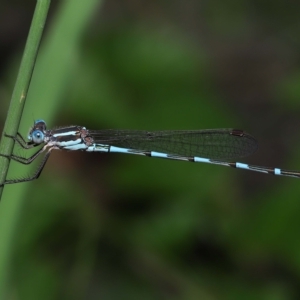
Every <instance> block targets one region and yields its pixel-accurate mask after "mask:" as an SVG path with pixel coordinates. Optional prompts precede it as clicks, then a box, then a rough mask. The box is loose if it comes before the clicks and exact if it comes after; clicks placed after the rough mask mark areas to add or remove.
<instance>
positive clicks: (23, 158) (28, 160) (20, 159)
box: [0, 147, 45, 165]
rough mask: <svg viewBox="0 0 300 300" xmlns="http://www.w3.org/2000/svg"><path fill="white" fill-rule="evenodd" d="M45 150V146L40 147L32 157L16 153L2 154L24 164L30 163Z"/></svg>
mask: <svg viewBox="0 0 300 300" xmlns="http://www.w3.org/2000/svg"><path fill="white" fill-rule="evenodd" d="M43 151H45V148H44V147H43V148H41V149H39V150H38V151H37V152H35V153H34V154H33V155H31V156H30V157H28V158H26V157H23V156H18V155H14V154H12V155H11V156H9V155H4V154H0V156H4V157H6V158H8V159H12V160H15V161H17V162H19V163H21V164H24V165H29V164H30V163H32V162H33V161H34V160H35V159H36V158H37V157H38V156H39V155H40V154H41V153H42V152H43Z"/></svg>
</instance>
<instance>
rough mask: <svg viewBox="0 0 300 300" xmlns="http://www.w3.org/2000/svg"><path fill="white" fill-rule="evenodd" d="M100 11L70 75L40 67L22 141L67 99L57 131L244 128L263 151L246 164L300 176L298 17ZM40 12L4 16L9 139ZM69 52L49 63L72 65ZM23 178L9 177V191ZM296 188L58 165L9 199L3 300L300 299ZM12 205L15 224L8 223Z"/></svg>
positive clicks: (184, 171)
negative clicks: (55, 81) (54, 81)
mask: <svg viewBox="0 0 300 300" xmlns="http://www.w3.org/2000/svg"><path fill="white" fill-rule="evenodd" d="M63 2H64V1H53V3H52V5H51V10H50V13H49V18H48V23H47V26H46V29H45V34H44V36H45V41H46V40H47V37H48V36H50V35H51V34H56V33H55V30H54V29H51V28H55V24H56V22H58V20H57V17H56V16H57V15H58V14H59V13H60V11H61V4H62V3H63ZM100 4H101V3H100V1H99V5H98V6H95V9H94V11H93V14H92V16H91V17H90V19H89V21H88V23H87V25H86V27H85V30H84V31H83V32H82V33H81V37H80V41H79V42H78V44H79V45H80V47H79V48H78V49H79V50H78V51H74V52H72V57H70V55H68V56H66V57H65V60H68V61H70V63H69V69H68V70H69V71H68V72H64V71H63V67H61V69H60V65H59V63H58V62H57V61H56V60H55V59H54V60H49V59H48V60H47V58H44V59H45V60H46V61H47V62H48V64H49V67H47V68H44V69H43V70H42V72H38V71H37V73H36V74H38V75H34V76H36V78H37V79H36V80H34V81H33V83H32V86H33V87H32V89H35V92H33V91H32V92H31V94H30V93H29V95H28V101H27V104H26V107H25V111H24V119H23V120H22V125H21V128H20V132H21V133H22V134H24V135H25V136H26V134H27V133H28V128H29V127H30V126H32V123H33V120H34V119H40V118H45V119H46V117H47V116H48V115H49V110H50V109H48V106H47V105H49V103H52V101H53V102H54V101H57V103H58V104H57V105H56V109H55V110H54V111H53V112H52V119H50V117H49V118H48V119H46V122H47V124H48V127H49V128H51V127H55V126H63V125H74V124H76V125H82V126H86V127H87V128H89V129H107V128H122V129H146V130H156V129H204V128H240V129H243V130H245V131H247V132H249V133H251V134H252V135H253V136H255V137H256V138H257V139H258V141H259V145H260V147H259V151H258V152H257V153H256V154H255V155H253V156H252V157H250V158H247V159H245V160H243V161H245V162H249V163H254V164H256V165H264V166H272V167H281V168H286V169H297V168H298V169H300V155H299V150H300V143H299V139H298V137H299V132H298V129H297V128H299V125H300V121H299V112H300V102H299V95H300V41H299V36H300V35H299V33H300V30H299V26H300V20H299V9H300V4H298V3H297V2H296V1H241V0H239V1H233V0H231V1H225V2H224V1H221V0H219V1H218V0H216V1H196V0H194V1H192V0H191V1H180V0H177V1H134V0H131V1H130V0H129V1H123V0H122V1H121V0H119V1H117V0H113V1H106V2H104V3H102V5H100ZM34 5H35V3H34V1H24V0H22V1H17V0H15V1H10V2H9V3H2V4H1V5H0V45H1V47H0V99H1V111H0V118H1V126H2V127H3V124H4V121H5V117H6V113H7V108H8V105H9V99H10V97H11V94H12V89H13V85H14V81H15V79H16V76H17V71H18V66H19V64H20V60H21V56H22V51H23V48H24V45H25V42H26V37H27V34H28V30H29V26H30V21H31V18H32V14H33V11H34ZM74 18H76V17H75V16H72V15H71V16H70V22H71V21H72V22H75V23H76V19H75V20H74ZM67 29H68V28H65V30H66V33H65V37H66V39H67V38H68V31H67ZM58 34H64V33H62V32H61V31H59V33H58ZM43 43H44V40H43V42H42V50H41V57H43V53H44V52H43V51H46V50H45V49H44V50H43ZM47 45H48V44H46V42H45V45H44V47H45V48H47V47H48V48H49V45H48V46H47ZM60 45H61V46H60V47H55V46H53V49H52V50H51V51H50V52H51V53H54V54H55V53H57V54H60V53H64V52H63V51H64V50H65V49H66V48H67V45H64V44H63V43H61V44H60ZM41 60H42V58H41ZM52 68H53V69H52ZM51 72H53V73H51ZM62 73H63V74H64V81H63V82H62V86H63V88H61V89H60V91H59V93H56V94H55V97H54V96H53V95H52V94H51V91H53V90H55V89H56V88H57V86H56V85H53V86H52V87H51V86H50V87H48V88H49V89H46V88H43V84H44V83H49V82H51V80H50V77H51V76H54V77H55V76H60V74H62ZM51 74H52V75H51ZM53 74H54V75H53ZM37 82H39V84H38V83H37ZM60 82H61V81H60ZM47 97H48V98H47ZM15 151H16V152H17V153H21V154H22V153H23V154H24V152H22V151H23V150H22V149H20V148H18V147H16V149H15ZM28 170H29V168H27V169H26V168H23V167H22V168H19V167H18V166H14V164H12V172H10V177H22V176H26V175H27V174H28V173H29V171H28ZM24 174H25V175H24ZM299 183H300V181H299V180H298V179H294V178H284V177H275V176H271V175H265V174H259V173H255V172H249V171H242V170H234V169H230V168H224V167H221V166H212V165H205V164H189V163H184V162H176V161H168V160H161V159H149V158H144V157H139V156H129V155H128V156H126V155H121V154H120V155H119V154H99V153H82V152H78V153H72V152H61V151H56V152H54V153H53V154H52V155H51V157H50V160H49V162H48V163H47V165H46V167H45V169H44V171H43V173H42V175H41V177H40V179H39V180H38V181H33V182H30V183H23V184H19V185H14V186H13V185H10V186H6V187H5V193H4V194H3V197H2V202H1V204H0V209H1V214H2V216H4V215H5V216H6V217H7V216H8V217H7V218H9V220H10V221H11V220H12V218H14V223H13V224H14V226H15V227H13V228H10V227H11V226H10V222H8V221H4V220H5V218H2V220H1V221H0V226H2V228H0V232H7V231H9V232H11V237H10V238H11V244H10V251H9V253H10V256H9V257H7V260H6V262H7V264H8V269H6V271H7V270H9V272H6V271H5V270H4V269H3V273H5V274H2V275H1V274H0V275H1V276H2V277H1V276H0V280H2V278H3V277H6V279H5V282H6V291H5V295H6V296H5V297H7V298H5V299H34V298H35V299H276V300H280V299H297V298H299V297H300V289H299V283H300V281H299V275H300V239H299V229H300V218H299V211H300V199H299V195H300V185H299ZM16 203H20V206H19V208H18V210H17V211H18V213H17V214H11V215H9V214H8V213H6V209H8V211H11V210H9V208H7V207H9V206H10V205H12V206H13V205H16ZM0 216H1V215H0ZM1 248H2V249H3V245H2V247H0V251H1Z"/></svg>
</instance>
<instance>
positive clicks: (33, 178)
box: [0, 148, 52, 186]
mask: <svg viewBox="0 0 300 300" xmlns="http://www.w3.org/2000/svg"><path fill="white" fill-rule="evenodd" d="M51 150H52V148H51V149H49V151H48V152H47V154H46V155H45V157H44V158H43V160H42V162H41V164H40V165H39V167H38V169H37V170H36V171H35V173H34V174H33V175H32V176H30V177H27V178H20V179H9V180H6V181H5V182H4V184H12V183H20V182H26V181H32V180H35V179H38V178H39V176H40V175H41V173H42V171H43V169H44V167H45V165H46V162H47V160H48V158H49V156H50V153H51ZM4 184H2V185H0V186H3V185H4Z"/></svg>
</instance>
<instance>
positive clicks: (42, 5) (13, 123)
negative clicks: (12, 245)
mask: <svg viewBox="0 0 300 300" xmlns="http://www.w3.org/2000/svg"><path fill="white" fill-rule="evenodd" d="M49 6H50V0H37V4H36V8H35V11H34V15H33V19H32V23H31V27H30V31H29V34H28V38H27V42H26V45H25V49H24V54H23V57H22V61H21V65H20V69H19V73H18V77H17V80H16V84H15V87H14V90H13V94H12V98H11V102H10V106H9V110H8V114H7V118H6V121H5V125H4V130H3V132H2V138H1V142H0V153H1V154H3V155H7V156H10V155H11V153H12V150H13V146H14V141H13V140H12V139H10V138H7V137H4V133H6V134H9V135H13V136H15V135H16V134H17V131H18V128H19V125H20V121H21V117H22V113H23V109H24V105H25V100H26V96H27V91H28V88H29V84H30V80H31V76H32V73H33V68H34V64H35V61H36V57H37V53H38V49H39V45H40V41H41V38H42V33H43V29H44V26H45V22H46V18H47V14H48V10H49ZM8 167H9V160H8V159H7V158H5V157H3V156H0V185H1V184H3V183H4V182H5V179H6V176H7V172H8ZM2 191H3V186H2V187H0V199H1V195H2Z"/></svg>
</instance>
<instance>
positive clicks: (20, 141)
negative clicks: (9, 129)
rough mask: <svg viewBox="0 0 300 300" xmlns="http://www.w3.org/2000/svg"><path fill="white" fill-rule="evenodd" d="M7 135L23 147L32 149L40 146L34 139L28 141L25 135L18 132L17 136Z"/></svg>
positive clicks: (6, 135)
mask: <svg viewBox="0 0 300 300" xmlns="http://www.w3.org/2000/svg"><path fill="white" fill-rule="evenodd" d="M4 136H5V137H7V138H11V139H13V140H14V141H15V142H16V143H18V144H19V145H20V146H21V147H22V148H23V149H31V148H34V147H37V146H39V144H35V143H33V142H32V141H30V142H26V141H25V139H24V138H23V136H22V135H21V134H20V133H19V132H18V133H17V136H13V135H9V134H6V133H5V134H4Z"/></svg>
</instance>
